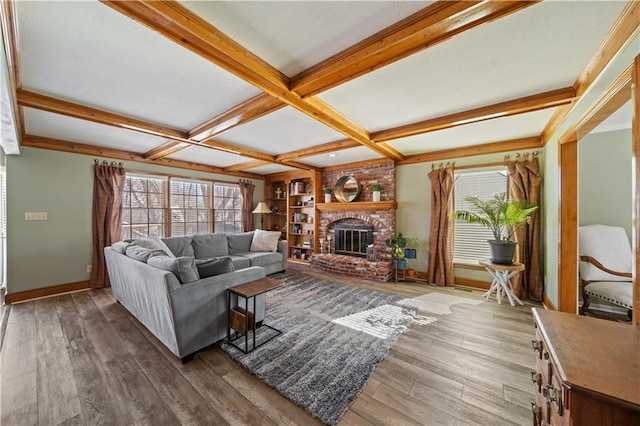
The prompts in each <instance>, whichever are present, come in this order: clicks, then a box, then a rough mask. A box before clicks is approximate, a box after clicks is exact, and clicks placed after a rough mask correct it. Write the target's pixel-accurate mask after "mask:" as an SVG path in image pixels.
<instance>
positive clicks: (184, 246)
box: [162, 237, 195, 257]
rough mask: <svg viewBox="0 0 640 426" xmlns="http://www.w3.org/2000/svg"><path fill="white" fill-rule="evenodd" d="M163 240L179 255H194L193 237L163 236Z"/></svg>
mask: <svg viewBox="0 0 640 426" xmlns="http://www.w3.org/2000/svg"><path fill="white" fill-rule="evenodd" d="M162 242H163V243H165V244H166V245H167V247H169V249H170V250H171V252H172V253H173V254H174V255H175V256H177V257H185V256H186V257H194V256H195V254H194V252H193V246H192V245H191V237H170V238H162Z"/></svg>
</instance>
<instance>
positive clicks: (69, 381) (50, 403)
mask: <svg viewBox="0 0 640 426" xmlns="http://www.w3.org/2000/svg"><path fill="white" fill-rule="evenodd" d="M34 303H35V320H36V330H37V345H36V350H37V352H38V422H39V423H40V424H47V425H48V424H55V425H57V424H60V423H62V422H64V421H66V420H69V419H72V418H74V417H76V416H78V415H79V414H82V408H81V406H80V401H79V399H78V390H77V389H76V384H75V379H74V376H73V368H72V367H71V362H70V360H69V354H68V353H67V348H66V345H67V343H66V339H65V337H64V333H63V332H62V327H61V326H60V321H59V319H58V315H57V312H56V306H55V304H56V298H49V299H40V300H36V301H35V302H34Z"/></svg>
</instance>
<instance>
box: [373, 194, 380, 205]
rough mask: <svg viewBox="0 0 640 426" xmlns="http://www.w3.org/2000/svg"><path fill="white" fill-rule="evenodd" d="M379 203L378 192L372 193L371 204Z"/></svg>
mask: <svg viewBox="0 0 640 426" xmlns="http://www.w3.org/2000/svg"><path fill="white" fill-rule="evenodd" d="M379 201H380V191H373V202H374V203H377V202H379Z"/></svg>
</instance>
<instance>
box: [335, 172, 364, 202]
mask: <svg viewBox="0 0 640 426" xmlns="http://www.w3.org/2000/svg"><path fill="white" fill-rule="evenodd" d="M333 193H334V194H335V196H336V198H337V199H338V201H341V202H343V203H349V202H351V201H354V200H356V199H357V198H358V195H360V183H359V182H358V181H357V180H356V178H354V177H353V176H342V177H341V178H340V179H338V181H337V182H336V187H335V189H334V191H333Z"/></svg>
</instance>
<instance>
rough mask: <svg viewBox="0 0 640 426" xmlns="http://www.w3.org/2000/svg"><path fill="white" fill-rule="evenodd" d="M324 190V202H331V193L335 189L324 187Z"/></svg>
mask: <svg viewBox="0 0 640 426" xmlns="http://www.w3.org/2000/svg"><path fill="white" fill-rule="evenodd" d="M322 192H323V193H324V202H325V203H330V202H331V193H332V192H333V190H332V189H331V188H322Z"/></svg>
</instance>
